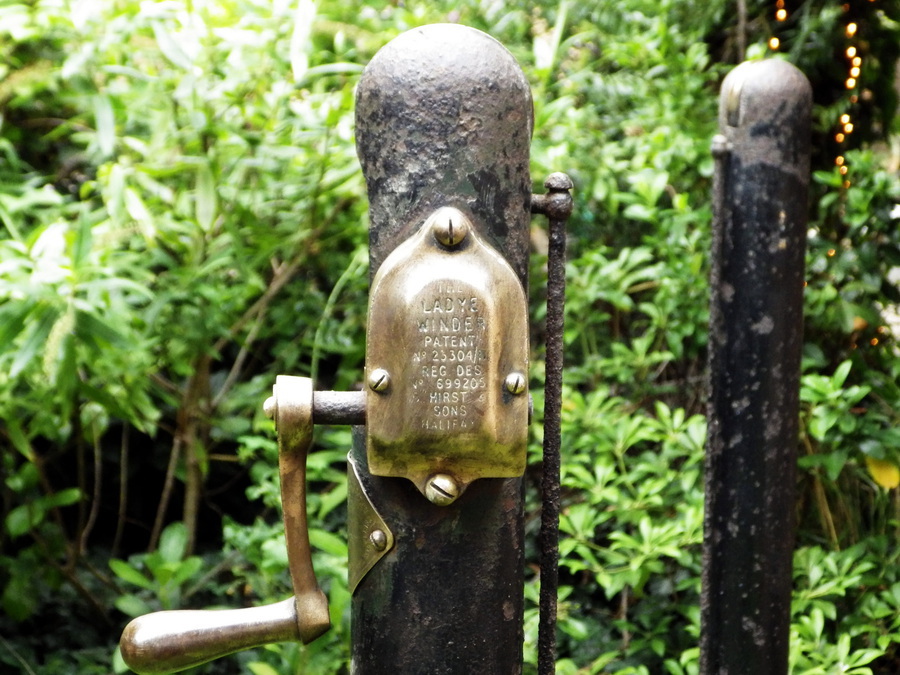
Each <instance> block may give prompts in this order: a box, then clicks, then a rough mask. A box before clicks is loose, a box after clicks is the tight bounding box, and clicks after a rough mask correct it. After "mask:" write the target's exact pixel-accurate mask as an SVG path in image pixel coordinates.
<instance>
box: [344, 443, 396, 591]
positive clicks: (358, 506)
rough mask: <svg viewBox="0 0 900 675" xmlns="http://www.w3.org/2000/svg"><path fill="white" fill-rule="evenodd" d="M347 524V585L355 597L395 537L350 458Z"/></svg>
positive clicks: (348, 459) (348, 460)
mask: <svg viewBox="0 0 900 675" xmlns="http://www.w3.org/2000/svg"><path fill="white" fill-rule="evenodd" d="M347 523H348V531H347V548H348V561H347V563H348V570H347V583H348V586H349V587H350V593H353V592H354V591H355V590H356V587H357V586H359V582H360V581H362V580H363V578H364V577H365V576H366V574H368V572H369V570H370V569H372V568H373V567H375V565H376V564H377V563H378V561H379V560H381V559H382V558H383V557H384V556H386V555H387V554H388V553H389V552H390V550H391V549H392V548H393V547H394V533H393V532H391V530H390V528H389V527H388V526H387V523H386V522H384V519H383V518H382V517H381V514H379V513H378V511H377V510H376V509H375V506H374V504H372V501H371V500H370V499H369V496H368V495H367V494H366V493H365V490H364V489H363V486H362V481H360V479H359V469H358V468H357V466H356V464H355V463H354V462H353V458H352V457H350V456H348V457H347Z"/></svg>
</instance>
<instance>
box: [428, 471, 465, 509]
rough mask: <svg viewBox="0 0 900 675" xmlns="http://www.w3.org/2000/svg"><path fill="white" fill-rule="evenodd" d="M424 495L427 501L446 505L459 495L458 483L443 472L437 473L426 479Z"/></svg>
mask: <svg viewBox="0 0 900 675" xmlns="http://www.w3.org/2000/svg"><path fill="white" fill-rule="evenodd" d="M425 496H426V497H428V501H430V502H431V503H432V504H435V505H437V506H448V505H449V504H452V503H453V502H455V501H456V498H457V497H459V485H457V484H456V481H455V480H453V477H452V476H448V475H447V474H445V473H437V474H435V475H433V476H432V477H431V478H429V479H428V484H427V485H426V486H425Z"/></svg>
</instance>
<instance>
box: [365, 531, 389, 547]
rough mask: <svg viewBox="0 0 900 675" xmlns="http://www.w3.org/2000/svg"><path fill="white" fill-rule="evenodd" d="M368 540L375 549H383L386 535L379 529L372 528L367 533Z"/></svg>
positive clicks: (385, 545)
mask: <svg viewBox="0 0 900 675" xmlns="http://www.w3.org/2000/svg"><path fill="white" fill-rule="evenodd" d="M369 541H370V542H371V543H372V547H373V548H374V549H375V550H376V551H383V550H384V549H386V548H387V535H386V534H385V533H384V532H382V531H381V530H372V533H371V534H370V535H369Z"/></svg>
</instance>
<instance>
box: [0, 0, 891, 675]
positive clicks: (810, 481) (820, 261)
mask: <svg viewBox="0 0 900 675" xmlns="http://www.w3.org/2000/svg"><path fill="white" fill-rule="evenodd" d="M860 4H861V5H866V6H867V7H865V8H863V7H856V6H855V5H854V7H853V8H852V11H853V12H854V15H855V16H857V20H858V21H859V22H860V26H861V31H863V32H864V33H865V37H866V40H867V44H868V45H869V46H870V47H869V48H870V50H871V51H870V54H868V55H867V61H866V66H865V67H866V70H864V72H863V75H862V76H861V77H862V79H861V81H863V82H864V81H866V79H865V78H866V77H868V78H869V81H870V82H874V83H879V82H880V83H882V84H883V83H884V81H885V78H886V77H887V75H886V74H887V73H893V66H894V61H895V59H896V48H895V47H894V46H893V45H896V44H897V43H898V41H897V31H896V23H894V22H895V21H897V20H898V18H900V17H898V11H897V3H896V2H884V3H879V7H878V8H869V7H868V5H869V4H870V3H860ZM729 12H730V7H726V5H725V4H724V3H722V2H710V3H700V4H699V5H698V4H697V3H686V2H676V1H675V0H667V1H664V2H656V1H654V2H649V1H647V0H627V2H620V3H618V4H617V5H616V6H615V7H612V6H608V7H607V6H604V7H603V8H599V7H598V8H591V7H590V6H588V5H585V6H582V5H581V4H578V5H577V6H575V5H568V4H566V3H544V4H543V6H542V7H538V8H534V9H528V10H525V9H520V8H514V7H505V6H504V5H503V4H502V3H488V2H485V3H478V2H474V1H472V2H464V3H449V2H447V3H435V4H434V5H433V6H431V7H429V8H427V9H426V8H424V7H421V6H416V5H414V3H408V5H407V6H394V5H391V4H386V3H385V4H382V5H379V6H378V7H373V6H369V7H366V8H363V9H361V10H359V9H358V8H356V7H355V6H353V5H352V4H350V3H347V4H346V6H345V5H343V4H341V3H337V2H321V3H319V5H318V7H316V6H314V5H313V3H311V2H302V1H301V2H299V3H290V4H289V3H286V2H275V3H270V2H263V1H259V2H254V1H253V0H232V1H231V2H224V3H223V2H194V3H180V2H145V3H141V4H136V3H127V2H117V3H88V2H74V1H72V2H68V1H66V0H59V1H58V2H37V3H30V4H29V3H17V2H4V3H0V56H2V58H0V223H2V225H3V234H2V239H0V303H2V304H0V418H2V419H3V425H2V476H3V485H2V495H3V503H2V509H3V512H2V523H3V527H2V529H0V587H2V595H0V606H2V615H0V635H2V636H3V638H2V640H0V664H3V667H4V668H14V669H21V670H22V671H23V672H34V673H46V674H47V675H50V674H52V673H70V672H79V673H93V672H96V673H106V672H109V670H110V664H111V663H112V664H113V665H114V667H115V668H116V669H117V670H121V669H122V665H121V663H119V662H118V660H116V661H111V659H112V654H113V648H114V643H115V640H116V639H117V637H118V633H119V631H120V630H121V627H122V626H123V625H124V623H125V620H126V618H127V616H131V615H136V614H140V613H143V612H146V611H148V610H153V609H159V608H168V607H179V606H192V607H199V606H216V605H220V606H241V605H249V604H260V603H263V602H269V601H274V600H277V599H281V598H282V597H284V596H285V595H286V594H287V593H288V592H289V581H288V577H287V573H286V569H285V564H286V560H285V552H284V545H283V534H282V533H281V525H280V521H279V515H278V509H279V497H278V487H277V473H276V459H275V457H276V447H275V443H274V437H273V431H272V426H271V423H270V422H269V421H268V420H266V419H265V418H264V416H263V415H262V411H261V409H260V403H261V401H262V400H263V399H264V398H265V396H266V392H267V391H268V389H269V387H270V386H271V383H272V382H273V381H274V376H275V374H276V373H295V374H311V375H313V376H314V377H316V378H317V380H318V381H319V382H320V384H321V385H322V386H324V387H334V388H339V389H347V388H350V387H352V386H353V385H354V383H355V382H356V381H357V380H358V379H359V376H360V372H361V362H362V356H363V349H364V347H363V336H364V317H365V314H364V312H365V297H366V288H367V280H366V274H365V269H366V201H365V196H364V189H363V182H362V177H361V174H360V172H359V168H358V164H357V162H356V158H355V153H354V147H353V128H352V114H353V86H354V84H355V82H356V79H357V77H358V74H359V72H360V71H361V69H362V67H363V66H364V65H365V63H366V62H367V61H368V60H369V59H370V58H371V56H372V55H373V54H374V53H375V51H377V49H378V48H379V47H380V46H381V45H382V44H384V43H385V42H387V41H388V40H389V39H390V38H392V37H393V36H395V35H397V34H398V33H400V32H402V31H403V30H405V29H407V28H410V27H413V26H415V25H420V24H422V23H428V22H433V21H442V20H454V21H459V22H461V23H466V24H469V25H473V26H475V27H477V28H481V29H483V30H486V31H488V32H490V33H491V34H492V35H494V36H495V37H497V38H498V39H500V40H501V41H502V42H503V43H504V44H506V45H507V46H508V47H509V48H510V49H511V50H512V51H513V53H514V54H515V55H516V57H517V58H518V59H519V61H520V63H522V65H523V67H524V69H525V72H526V74H527V75H528V77H529V78H530V80H531V83H532V86H533V90H534V97H535V116H536V125H535V128H536V132H535V140H534V145H533V163H532V168H533V176H534V178H535V183H536V186H539V185H540V182H541V181H542V180H543V177H544V176H545V175H546V174H547V173H549V172H550V171H554V170H560V169H562V170H566V171H569V172H570V173H571V175H572V176H573V178H574V179H575V182H576V192H575V196H576V214H575V217H574V220H573V222H572V223H571V233H572V236H571V242H570V251H571V258H570V263H569V268H568V279H569V298H568V303H569V304H568V315H569V318H570V321H569V324H568V326H569V327H568V329H567V333H566V346H567V354H566V358H567V364H568V365H567V369H566V382H567V384H566V391H565V403H564V410H563V424H564V430H563V431H564V453H565V455H564V467H563V486H564V504H563V507H564V513H563V518H562V523H561V529H562V532H563V541H562V552H563V561H562V582H563V587H562V589H561V594H560V601H561V605H560V607H561V621H560V629H561V636H562V638H561V645H560V654H561V660H560V663H559V672H564V673H567V672H576V671H578V672H588V673H594V672H598V673H599V672H617V673H623V674H624V673H658V672H668V673H673V674H674V673H679V674H680V673H694V672H696V669H697V649H696V643H697V632H698V630H699V626H698V621H699V609H698V607H697V604H698V592H699V566H700V561H699V551H700V542H701V538H702V517H701V512H702V482H701V480H700V476H701V474H702V457H703V443H704V438H705V422H704V419H703V417H702V413H703V411H704V375H703V372H704V366H705V333H706V322H707V309H706V307H707V282H706V275H707V265H708V263H707V257H708V256H707V252H708V250H709V225H710V209H709V192H710V176H711V171H712V162H711V159H710V156H709V152H708V145H709V139H710V137H711V136H712V134H713V133H714V131H715V110H716V98H717V87H718V82H719V81H720V80H721V77H722V76H723V75H724V73H725V72H727V70H728V69H729V68H730V66H731V65H732V64H733V62H734V60H735V58H736V57H735V55H736V53H737V47H736V45H738V44H740V42H741V39H740V38H741V36H738V35H736V29H735V22H734V21H733V18H732V17H731V16H730V14H729ZM756 12H757V14H756V15H754V16H751V17H749V18H750V21H749V23H748V24H747V25H748V33H747V35H746V36H744V37H745V38H746V39H748V40H749V43H750V44H751V45H753V46H751V51H754V52H755V53H758V54H759V53H762V52H763V48H762V47H761V46H760V45H762V44H763V43H764V41H765V39H767V38H768V30H769V29H770V27H769V26H767V22H766V18H765V17H766V15H765V14H764V11H763V10H762V9H759V10H756ZM838 19H839V14H838V12H837V10H836V9H832V8H831V7H830V5H828V4H827V3H821V5H820V4H819V3H805V4H804V10H803V11H801V12H797V13H796V16H793V17H792V18H791V20H790V21H789V22H788V24H787V27H786V28H784V29H783V36H782V37H783V44H784V45H785V46H786V47H788V48H789V51H790V57H791V58H792V59H793V60H794V61H795V62H797V63H798V65H800V66H801V67H802V68H803V69H804V70H805V71H806V72H807V73H808V74H809V75H810V77H811V78H812V79H813V82H814V85H815V90H816V97H817V103H818V104H819V106H818V107H817V119H818V131H817V133H818V134H819V139H826V138H830V136H831V126H832V125H833V123H834V120H835V119H836V117H837V115H838V114H839V113H840V111H841V110H842V108H841V105H843V103H842V101H845V99H843V98H841V91H842V89H841V88H842V86H843V84H842V80H841V79H840V78H841V77H842V75H841V73H840V72H839V71H840V69H838V72H837V73H835V69H834V68H833V67H832V65H831V64H833V63H835V62H836V56H835V55H836V54H840V53H841V52H842V50H843V44H844V43H843V42H842V40H843V38H842V37H841V32H840V30H841V29H840V26H839V22H838ZM869 57H871V58H869ZM888 91H889V89H888V88H885V87H883V86H880V87H879V88H875V87H874V86H873V87H872V92H870V93H871V94H872V95H871V97H870V98H868V99H865V100H864V101H863V102H862V103H861V104H860V115H859V116H858V122H857V125H858V126H859V130H858V131H859V132H861V133H862V135H863V136H865V137H866V138H867V139H868V140H869V141H871V143H870V144H869V146H867V148H865V149H862V148H860V149H856V150H853V151H849V152H846V153H844V154H845V158H846V165H847V166H849V167H850V173H849V177H850V178H852V184H851V185H850V186H849V187H844V183H843V181H844V180H845V179H844V177H843V176H842V175H841V174H840V173H839V172H838V169H837V168H836V167H834V168H833V166H834V165H833V157H832V156H829V154H828V153H829V152H831V151H832V150H833V148H831V146H829V145H828V143H827V142H825V141H824V140H822V141H821V142H817V143H816V146H817V147H818V148H820V149H822V151H821V153H820V154H819V155H817V157H816V162H817V164H818V166H817V168H816V173H815V185H814V191H813V192H814V200H813V206H812V211H811V213H812V219H811V229H810V237H809V255H808V275H807V278H808V282H809V283H808V288H807V294H806V306H807V312H806V314H807V320H806V338H807V344H806V348H805V359H804V378H803V390H802V400H803V409H802V415H803V434H802V438H801V443H800V451H801V460H800V462H801V467H802V469H803V471H802V472H801V482H802V485H801V488H802V489H801V492H802V499H801V502H800V503H799V504H798V510H799V514H800V522H801V529H800V533H799V542H798V549H797V554H796V558H795V579H796V592H795V600H794V607H793V610H794V616H793V628H792V655H791V659H792V664H793V670H794V672H797V673H831V672H847V673H864V672H873V671H874V672H892V671H893V670H894V669H895V668H896V667H897V663H898V658H900V655H898V652H897V647H896V643H897V641H898V640H900V619H898V616H900V571H898V570H900V564H898V563H900V560H898V557H900V551H898V548H897V546H896V537H897V534H898V527H900V525H898V519H900V512H898V510H900V495H898V489H897V488H896V487H894V488H892V489H886V488H885V487H881V486H882V485H891V482H892V481H893V480H894V477H895V475H896V473H897V467H898V466H900V437H898V436H900V435H898V432H897V431H896V430H897V428H898V422H900V412H898V411H900V388H898V384H897V382H898V379H900V358H898V352H897V347H896V344H895V342H894V336H892V334H891V332H890V330H889V329H887V328H885V319H884V312H885V311H886V310H888V308H889V307H890V306H891V305H894V304H896V303H897V302H898V301H900V292H898V288H897V281H898V280H897V279H896V277H894V278H891V277H890V276H889V272H890V270H891V269H892V268H894V267H896V266H898V265H900V232H898V230H900V228H898V227H897V219H898V207H897V203H898V201H900V183H898V178H897V163H898V161H900V144H898V138H900V136H898V133H900V128H898V127H897V124H896V122H895V121H894V110H893V107H892V106H893V97H892V96H889V95H887V92H888ZM832 154H833V153H832ZM538 227H540V224H538ZM539 240H540V233H539V232H536V233H535V241H536V244H537V245H536V248H537V249H540V248H541V246H540V241H539ZM542 262H543V261H542V260H541V258H540V255H536V256H535V259H534V266H533V274H532V278H533V284H534V286H535V288H536V289H538V288H539V287H540V284H541V283H542V275H543V273H544V272H543V267H542ZM532 295H533V296H534V298H535V303H534V304H535V308H534V312H533V315H534V316H535V317H536V319H535V321H536V326H535V332H539V328H538V325H539V322H540V318H541V307H540V302H539V297H540V295H541V293H540V292H539V291H538V290H534V291H533V292H532ZM896 330H898V329H896V328H895V335H896ZM535 349H536V353H535V361H534V373H533V375H534V378H535V379H534V381H535V383H538V387H539V383H540V380H541V370H542V363H541V361H540V349H539V347H537V346H536V348H535ZM535 397H536V399H537V401H536V402H537V404H538V405H537V408H538V410H540V405H539V404H540V391H539V389H538V390H537V391H536V392H535ZM535 429H536V430H538V429H539V427H538V426H536V427H535ZM538 440H539V439H536V441H535V444H534V447H533V449H532V450H533V456H534V457H535V458H536V457H537V452H536V451H537V441H538ZM317 442H318V447H319V450H318V451H317V452H316V453H314V455H313V456H312V457H311V459H310V471H311V475H312V476H313V477H314V480H315V481H316V485H317V487H318V489H317V490H315V491H314V492H313V493H312V496H311V503H310V517H311V521H312V522H313V523H314V524H315V527H314V528H313V530H312V532H311V539H312V542H313V546H314V548H315V550H316V554H315V555H316V560H315V562H316V566H317V570H318V571H319V573H320V577H321V578H322V579H323V580H324V581H325V583H326V587H327V591H328V593H329V596H330V601H331V607H332V612H333V620H334V621H333V622H334V625H335V629H334V630H333V631H332V632H331V633H330V634H329V635H328V636H327V637H325V638H323V639H322V640H320V641H319V642H316V643H314V644H313V645H311V646H309V647H305V648H300V647H298V646H296V645H279V646H275V647H272V648H271V649H261V650H253V651H251V652H248V653H246V654H242V655H238V656H236V657H233V659H232V660H231V661H230V662H229V663H231V664H232V666H230V667H232V668H237V667H238V666H237V665H235V664H240V667H241V669H242V672H245V671H249V672H253V673H254V674H255V675H269V674H270V673H273V672H298V671H301V672H323V673H324V672H336V671H337V670H338V669H339V667H340V666H339V665H338V664H341V663H346V661H347V645H346V638H347V615H348V604H349V594H348V591H347V588H346V581H345V578H346V543H345V542H344V540H343V536H342V535H340V534H339V533H340V532H341V531H342V529H343V528H342V527H341V525H342V522H343V520H344V518H345V508H344V501H345V495H346V485H345V482H344V478H343V474H344V468H343V464H344V455H345V449H346V448H347V446H348V444H349V440H348V433H347V432H346V431H343V430H331V431H326V432H325V433H321V434H319V436H318V441H317ZM873 476H874V479H873ZM538 508H539V505H538V504H537V503H536V499H535V496H534V494H533V491H532V492H531V493H530V494H529V514H530V516H532V515H534V514H536V513H537V510H538ZM534 527H536V520H535V519H534V518H532V517H529V529H533V528H534ZM526 592H527V594H528V598H529V599H530V600H534V599H535V598H536V594H537V587H536V580H533V581H530V582H529V585H528V588H527V589H526ZM529 607H530V609H529V610H528V613H527V616H526V659H527V661H528V662H530V663H533V662H534V641H535V637H536V608H535V606H534V605H533V604H532V605H529ZM867 664H868V665H867ZM221 667H223V668H228V667H229V666H221ZM73 668H74V671H73ZM304 668H305V670H303V669H304ZM868 668H871V669H872V671H870V670H868ZM579 669H580V670H579ZM207 671H208V672H213V671H212V670H211V669H210V668H208V669H207ZM217 672H219V671H217Z"/></svg>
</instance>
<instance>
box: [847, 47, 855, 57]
mask: <svg viewBox="0 0 900 675" xmlns="http://www.w3.org/2000/svg"><path fill="white" fill-rule="evenodd" d="M854 56H856V47H847V58H848V59H852V58H853V57H854Z"/></svg>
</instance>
